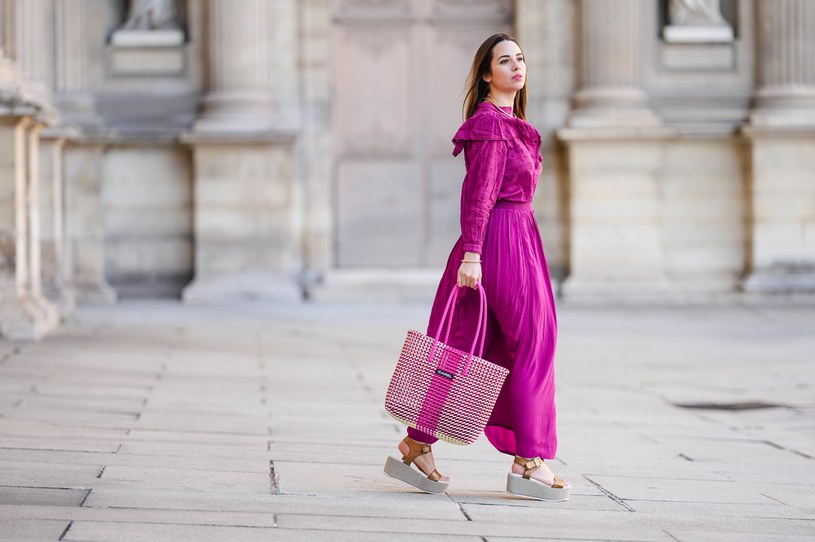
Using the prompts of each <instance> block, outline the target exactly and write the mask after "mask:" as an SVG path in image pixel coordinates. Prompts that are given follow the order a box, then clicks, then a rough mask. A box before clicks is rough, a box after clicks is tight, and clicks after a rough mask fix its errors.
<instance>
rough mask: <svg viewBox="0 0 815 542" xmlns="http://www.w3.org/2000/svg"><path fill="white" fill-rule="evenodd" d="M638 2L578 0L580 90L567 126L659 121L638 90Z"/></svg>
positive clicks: (640, 22) (640, 34) (647, 124)
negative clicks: (580, 51)
mask: <svg viewBox="0 0 815 542" xmlns="http://www.w3.org/2000/svg"><path fill="white" fill-rule="evenodd" d="M642 9H643V6H642V2H641V1H640V0H582V1H581V2H580V22H581V24H580V38H581V41H580V45H581V46H582V48H583V50H582V54H581V56H580V74H581V88H580V90H579V91H578V92H577V94H576V96H575V101H574V110H573V111H572V114H571V117H570V119H569V126H571V127H574V128H603V127H606V128H612V129H617V128H621V127H637V128H642V127H652V126H659V125H661V121H660V119H659V117H657V115H656V114H655V113H654V112H653V111H652V110H651V109H650V107H649V106H648V96H647V95H646V93H645V92H644V91H643V90H642V88H640V49H641V44H640V40H642V39H644V34H645V32H643V18H642V17H641V12H642Z"/></svg>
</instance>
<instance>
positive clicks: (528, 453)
mask: <svg viewBox="0 0 815 542" xmlns="http://www.w3.org/2000/svg"><path fill="white" fill-rule="evenodd" d="M525 112H526V64H525V62H524V55H523V52H522V51H521V48H520V46H519V45H518V42H517V41H516V40H515V39H514V38H512V37H510V36H508V35H506V34H495V35H493V36H490V37H489V38H487V40H486V41H485V42H484V43H482V44H481V46H480V47H479V48H478V51H477V52H476V55H475V58H474V60H473V65H472V68H471V70H470V75H469V78H468V82H467V95H466V98H465V113H466V121H465V122H464V124H462V126H461V127H460V128H459V130H458V131H457V132H456V134H455V136H454V137H453V144H454V149H453V155H454V156H457V155H458V154H459V153H461V152H462V151H464V158H465V165H466V171H467V173H466V175H465V177H464V183H463V185H462V189H461V237H460V238H459V240H458V241H457V242H456V244H455V246H454V247H453V250H452V252H451V253H450V257H449V259H448V261H447V267H446V269H445V271H444V274H443V276H442V278H441V282H440V283H439V287H438V290H437V292H436V298H435V301H434V303H433V308H432V311H431V314H430V322H429V324H428V335H431V334H433V333H434V332H435V330H436V329H437V328H438V325H439V321H440V319H441V317H442V313H443V311H444V305H445V303H446V301H447V297H448V294H449V293H450V291H451V290H452V288H454V287H456V286H458V287H465V288H467V289H466V291H463V292H462V293H461V294H460V295H459V301H458V303H459V309H458V310H457V311H456V312H455V317H454V320H453V329H452V332H451V334H450V338H449V341H448V344H449V345H450V346H452V347H454V348H458V349H461V350H465V351H466V350H467V349H468V348H469V347H470V344H471V341H472V333H473V330H474V329H475V327H476V320H477V318H478V307H479V295H478V293H477V292H476V291H474V290H472V289H475V288H477V283H478V282H481V284H482V286H483V289H484V291H485V293H486V297H487V304H488V307H489V312H488V318H487V335H486V342H485V350H484V358H485V359H487V360H489V361H491V362H493V363H496V364H498V365H501V366H503V367H506V368H507V369H509V376H508V378H507V380H506V382H505V384H504V387H503V389H502V390H501V393H500V395H499V397H498V401H497V403H496V405H495V409H494V410H493V412H492V415H491V416H490V419H489V422H488V423H487V427H486V429H485V430H484V433H485V435H486V436H487V438H488V439H489V441H490V442H491V443H492V444H493V446H495V448H496V449H498V451H500V452H503V453H505V454H509V455H512V456H515V457H514V460H513V461H512V463H511V467H510V468H511V471H510V473H509V474H508V476H507V491H509V492H511V493H515V494H519V495H524V496H528V497H532V498H537V499H542V500H565V499H567V498H568V497H569V493H570V490H571V486H569V484H568V483H566V482H564V481H563V480H561V479H560V478H558V477H557V476H555V475H554V473H553V472H552V471H551V470H550V469H549V467H548V465H546V464H545V463H544V461H543V460H544V459H552V458H554V457H555V451H556V448H557V435H556V431H555V401H554V393H555V381H554V366H553V361H554V355H555V343H556V339H557V318H556V314H555V303H554V296H553V294H552V286H551V282H550V279H549V270H548V269H549V268H548V266H547V264H546V257H545V255H544V252H543V244H542V242H541V238H540V233H539V231H538V225H537V221H536V220H535V214H534V212H533V211H532V197H533V195H534V192H535V187H536V185H537V181H538V175H539V174H540V170H541V164H542V162H543V159H542V158H541V155H540V147H541V137H540V134H539V133H538V131H537V130H536V129H535V128H534V127H533V126H532V125H531V124H529V123H528V122H526V120H525V118H526V115H525ZM436 338H437V337H436ZM435 441H436V439H435V438H434V437H433V436H431V435H428V434H425V433H422V432H421V431H418V430H416V429H413V428H409V429H408V436H407V437H405V439H404V440H403V441H401V442H400V443H399V446H398V447H399V452H400V453H401V454H402V463H398V462H389V467H388V468H386V473H387V474H388V475H390V476H393V477H395V478H398V479H400V480H402V481H405V482H407V483H409V484H411V485H413V486H415V487H418V488H420V489H423V490H424V491H428V492H431V493H442V492H444V491H445V490H446V489H447V485H448V482H449V479H448V478H447V477H445V476H443V475H442V474H441V473H440V472H439V471H438V470H437V469H436V465H435V462H434V460H433V455H432V451H431V446H430V445H431V444H433V443H434V442H435ZM411 465H413V466H411ZM416 468H418V471H417V470H416ZM419 471H420V472H421V474H420V473H419Z"/></svg>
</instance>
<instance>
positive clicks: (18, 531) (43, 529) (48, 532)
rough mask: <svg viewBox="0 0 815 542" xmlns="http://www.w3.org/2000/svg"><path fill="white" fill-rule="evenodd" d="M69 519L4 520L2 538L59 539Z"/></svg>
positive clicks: (0, 532)
mask: <svg viewBox="0 0 815 542" xmlns="http://www.w3.org/2000/svg"><path fill="white" fill-rule="evenodd" d="M69 524H70V522H69V521H48V520H32V519H15V520H13V521H4V522H3V528H2V531H0V540H59V539H60V538H59V537H60V535H62V533H63V532H65V529H66V528H67V527H68V525H69Z"/></svg>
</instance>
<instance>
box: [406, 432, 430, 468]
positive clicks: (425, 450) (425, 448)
mask: <svg viewBox="0 0 815 542" xmlns="http://www.w3.org/2000/svg"><path fill="white" fill-rule="evenodd" d="M405 444H407V445H408V448H409V449H410V450H409V451H408V453H406V454H405V455H403V456H402V462H403V463H404V464H405V465H410V464H411V463H413V460H414V459H416V458H417V457H419V456H420V455H424V454H429V453H430V452H431V451H432V450H431V448H430V444H425V443H424V442H419V441H417V440H413V439H412V438H410V437H405ZM417 466H418V465H417Z"/></svg>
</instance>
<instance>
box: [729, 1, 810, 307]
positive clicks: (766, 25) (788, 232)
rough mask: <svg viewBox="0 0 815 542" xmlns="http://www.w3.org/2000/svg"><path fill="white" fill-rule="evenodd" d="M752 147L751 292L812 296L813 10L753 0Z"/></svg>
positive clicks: (747, 286) (749, 135)
mask: <svg viewBox="0 0 815 542" xmlns="http://www.w3.org/2000/svg"><path fill="white" fill-rule="evenodd" d="M756 9H757V20H758V21H759V36H758V54H759V72H758V75H759V88H758V90H757V92H756V94H755V96H754V108H753V111H752V112H751V114H750V119H749V122H748V123H747V124H746V125H745V127H744V129H743V132H744V134H745V136H746V137H747V138H748V140H749V141H750V143H751V147H752V148H751V165H752V167H751V170H752V187H751V188H752V190H751V192H752V193H751V204H752V224H751V225H752V232H751V233H752V242H751V258H750V260H751V261H750V267H751V273H750V275H749V276H748V278H747V280H746V281H745V283H744V289H745V290H746V291H748V292H755V293H795V292H815V204H813V202H815V183H813V173H812V172H813V171H815V158H813V156H815V5H813V3H812V2H809V1H807V0H771V1H770V0H759V1H758V2H757V4H756Z"/></svg>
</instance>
